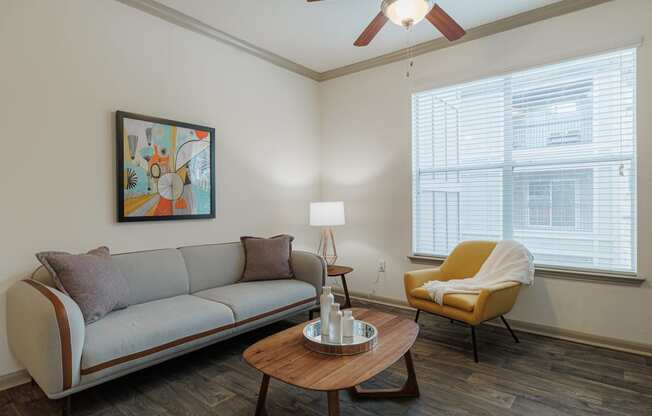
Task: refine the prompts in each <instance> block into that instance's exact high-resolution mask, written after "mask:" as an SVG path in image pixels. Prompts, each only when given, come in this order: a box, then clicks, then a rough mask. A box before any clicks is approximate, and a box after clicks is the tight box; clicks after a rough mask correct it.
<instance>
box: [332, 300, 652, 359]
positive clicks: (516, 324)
mask: <svg viewBox="0 0 652 416" xmlns="http://www.w3.org/2000/svg"><path fill="white" fill-rule="evenodd" d="M334 292H335V293H338V294H342V291H341V290H338V289H337V288H334ZM349 294H350V295H351V298H352V299H357V300H361V301H367V302H372V303H376V304H381V305H387V306H393V307H398V308H401V309H410V310H414V308H412V307H411V306H409V305H408V303H407V302H406V301H403V300H398V299H393V298H387V297H383V296H376V295H370V294H367V293H362V292H356V291H351V290H350V291H349ZM487 324H488V325H495V326H502V323H500V322H487ZM509 324H510V326H511V327H512V328H513V329H516V330H518V331H522V332H527V333H530V334H536V335H542V336H545V337H549V338H555V339H561V340H564V341H571V342H577V343H579V344H585V345H591V346H594V347H601V348H607V349H610V350H615V351H623V352H628V353H632V354H637V355H643V356H646V357H652V344H644V343H639V342H633V341H625V340H622V339H618V338H611V337H603V336H600V335H593V334H588V333H586V332H580V331H573V330H569V329H562V328H557V327H553V326H548V325H541V324H535V323H531V322H525V321H519V320H515V319H509Z"/></svg>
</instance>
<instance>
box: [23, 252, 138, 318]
mask: <svg viewBox="0 0 652 416" xmlns="http://www.w3.org/2000/svg"><path fill="white" fill-rule="evenodd" d="M36 258H37V259H38V260H39V261H40V262H41V263H42V264H43V266H44V267H45V268H46V269H47V270H48V271H49V272H50V274H51V275H52V278H53V279H54V282H55V284H56V286H57V288H58V289H59V290H61V291H62V292H64V293H65V294H67V295H68V296H70V297H71V298H72V299H73V300H74V301H75V302H76V303H77V305H79V309H80V310H81V313H82V315H83V316H84V321H85V322H86V324H90V323H93V322H95V321H98V320H100V319H102V318H103V317H104V316H105V315H106V314H108V313H109V312H111V311H113V310H116V309H123V308H126V307H127V306H128V305H129V303H128V302H129V286H128V285H127V280H126V279H125V277H124V276H123V275H122V273H121V272H120V270H119V269H118V268H117V267H116V266H115V264H113V261H112V260H111V253H110V251H109V249H108V247H99V248H96V249H94V250H91V251H89V252H88V253H86V254H70V253H64V252H57V251H46V252H42V253H37V254H36Z"/></svg>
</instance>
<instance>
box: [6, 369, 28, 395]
mask: <svg viewBox="0 0 652 416" xmlns="http://www.w3.org/2000/svg"><path fill="white" fill-rule="evenodd" d="M31 380H32V378H31V377H30V376H29V374H28V373H27V371H26V370H18V371H16V372H13V373H9V374H4V375H1V376H0V391H3V390H7V389H10V388H12V387H16V386H20V385H21V384H25V383H29V382H30V381H31Z"/></svg>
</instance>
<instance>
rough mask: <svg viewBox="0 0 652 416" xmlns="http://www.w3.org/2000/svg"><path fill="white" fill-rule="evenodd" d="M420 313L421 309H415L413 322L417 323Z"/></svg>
mask: <svg viewBox="0 0 652 416" xmlns="http://www.w3.org/2000/svg"><path fill="white" fill-rule="evenodd" d="M420 313H421V309H417V314H416V315H415V316H414V322H417V323H418V322H419V314H420Z"/></svg>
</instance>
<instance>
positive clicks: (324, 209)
mask: <svg viewBox="0 0 652 416" xmlns="http://www.w3.org/2000/svg"><path fill="white" fill-rule="evenodd" d="M345 223H346V221H345V219H344V202H342V201H337V202H311V203H310V225H312V226H315V227H322V229H321V239H320V240H319V248H318V249H317V254H320V255H321V256H322V257H324V259H326V263H328V264H329V265H332V264H335V262H336V261H337V249H336V248H335V238H333V229H332V228H331V227H333V226H336V225H344V224H345ZM329 246H330V247H329ZM331 250H332V251H331Z"/></svg>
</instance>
